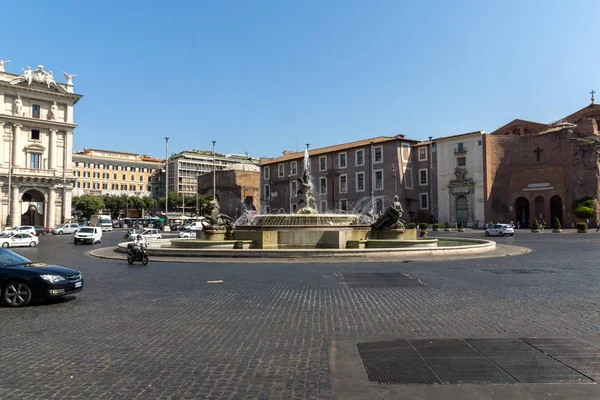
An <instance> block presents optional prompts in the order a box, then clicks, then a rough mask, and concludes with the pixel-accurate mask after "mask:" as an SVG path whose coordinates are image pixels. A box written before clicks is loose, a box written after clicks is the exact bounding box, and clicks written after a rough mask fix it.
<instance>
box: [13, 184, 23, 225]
mask: <svg viewBox="0 0 600 400" xmlns="http://www.w3.org/2000/svg"><path fill="white" fill-rule="evenodd" d="M11 190H12V194H11V199H10V219H11V220H12V224H13V226H18V225H21V198H20V196H19V187H18V186H15V184H14V183H13V184H12V188H11Z"/></svg>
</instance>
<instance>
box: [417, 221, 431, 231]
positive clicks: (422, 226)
mask: <svg viewBox="0 0 600 400" xmlns="http://www.w3.org/2000/svg"><path fill="white" fill-rule="evenodd" d="M427 228H429V225H428V224H427V222H421V223H420V224H419V229H421V230H425V229H427Z"/></svg>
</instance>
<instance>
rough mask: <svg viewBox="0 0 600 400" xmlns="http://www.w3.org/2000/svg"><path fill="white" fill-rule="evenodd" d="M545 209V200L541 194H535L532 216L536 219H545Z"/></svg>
mask: <svg viewBox="0 0 600 400" xmlns="http://www.w3.org/2000/svg"><path fill="white" fill-rule="evenodd" d="M544 209H545V201H544V198H543V197H542V196H537V197H536V198H535V215H534V218H537V220H538V221H545V220H546V217H547V215H544V214H545V213H544Z"/></svg>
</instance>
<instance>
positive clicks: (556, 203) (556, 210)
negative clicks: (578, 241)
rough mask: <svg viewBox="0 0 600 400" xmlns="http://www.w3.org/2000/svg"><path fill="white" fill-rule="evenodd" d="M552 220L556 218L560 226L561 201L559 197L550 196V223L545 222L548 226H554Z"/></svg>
mask: <svg viewBox="0 0 600 400" xmlns="http://www.w3.org/2000/svg"><path fill="white" fill-rule="evenodd" d="M554 218H558V221H559V222H560V224H561V225H562V223H563V221H562V199H561V198H560V196H559V195H556V196H552V198H551V199H550V221H547V222H548V223H549V224H554ZM552 226H554V225H552Z"/></svg>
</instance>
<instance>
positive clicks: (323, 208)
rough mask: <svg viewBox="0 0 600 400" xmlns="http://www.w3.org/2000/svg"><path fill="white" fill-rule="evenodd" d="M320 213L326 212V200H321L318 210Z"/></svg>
mask: <svg viewBox="0 0 600 400" xmlns="http://www.w3.org/2000/svg"><path fill="white" fill-rule="evenodd" d="M319 212H321V213H326V212H327V200H321V209H320V210H319Z"/></svg>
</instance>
